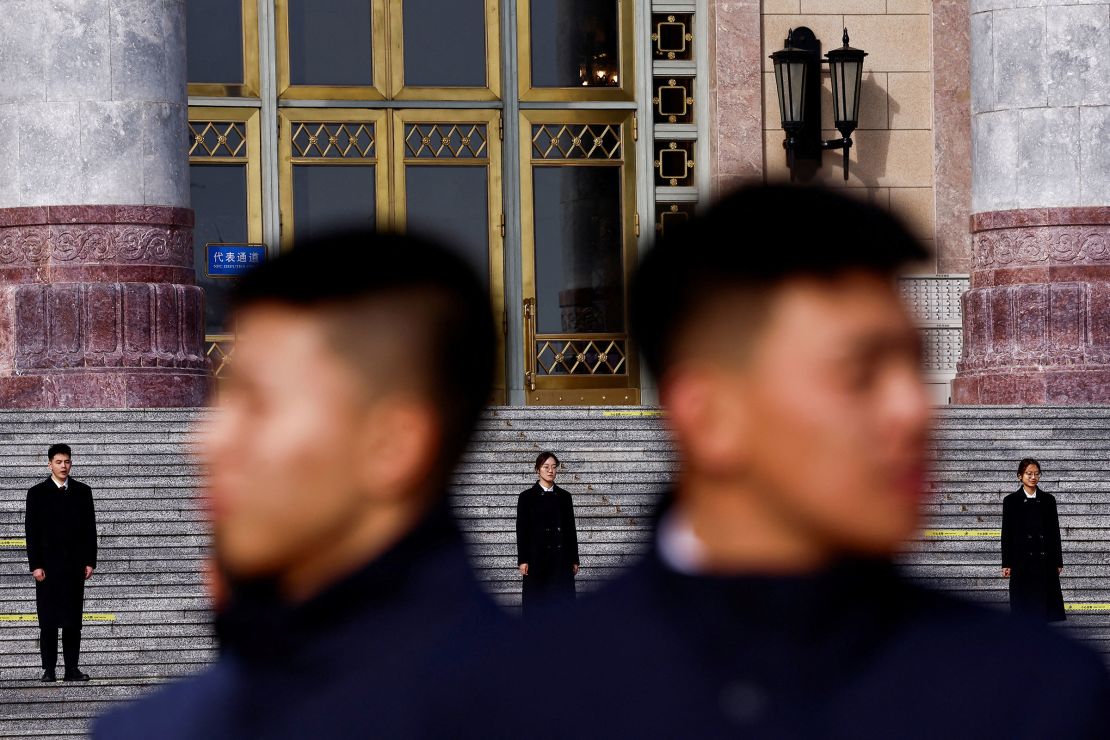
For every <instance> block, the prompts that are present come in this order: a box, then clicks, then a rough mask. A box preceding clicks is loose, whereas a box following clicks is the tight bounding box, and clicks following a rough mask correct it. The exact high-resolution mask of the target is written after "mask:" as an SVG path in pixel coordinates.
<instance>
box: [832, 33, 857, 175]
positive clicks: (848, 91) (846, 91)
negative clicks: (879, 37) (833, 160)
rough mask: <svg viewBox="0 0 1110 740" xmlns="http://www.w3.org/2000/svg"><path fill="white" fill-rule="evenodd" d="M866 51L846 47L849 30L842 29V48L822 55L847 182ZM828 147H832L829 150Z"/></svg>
mask: <svg viewBox="0 0 1110 740" xmlns="http://www.w3.org/2000/svg"><path fill="white" fill-rule="evenodd" d="M865 56H867V52H865V51H863V50H861V49H853V48H852V47H850V46H848V29H847V28H845V29H844V46H842V47H840V48H839V49H833V50H831V51H829V52H828V53H827V54H825V58H827V59H828V60H829V75H830V76H831V77H832V98H833V120H834V122H835V125H836V130H837V131H839V132H840V135H841V136H842V137H844V138H843V142H844V146H843V149H844V179H845V180H847V179H848V150H849V149H850V148H851V146H852V132H853V131H855V130H856V126H857V125H859V97H860V87H861V86H862V84H863V58H864V57H865ZM829 148H831V147H829Z"/></svg>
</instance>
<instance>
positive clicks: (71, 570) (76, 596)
mask: <svg viewBox="0 0 1110 740" xmlns="http://www.w3.org/2000/svg"><path fill="white" fill-rule="evenodd" d="M47 457H48V458H49V460H50V477H49V478H47V479H46V480H44V481H43V482H42V483H39V484H38V485H36V486H34V487H32V488H31V489H30V490H29V491H27V520H26V524H27V559H28V561H29V563H30V567H31V575H32V576H33V577H34V579H35V603H36V606H37V607H38V618H39V629H40V633H39V650H40V651H41V653H42V668H43V673H42V680H43V681H44V682H47V683H50V682H53V681H56V680H57V676H56V675H55V670H56V667H57V663H58V629H59V628H60V629H61V631H62V653H63V655H64V660H65V676H64V680H66V681H88V680H89V676H88V674H87V673H82V672H81V670H80V668H79V667H78V662H79V659H80V656H81V615H82V610H83V607H84V600H85V581H87V580H88V579H89V578H91V577H92V574H93V570H94V569H95V568H96V514H95V512H94V509H93V498H92V489H91V488H89V487H88V486H87V485H85V484H84V483H81V482H80V481H76V480H73V478H71V477H70V469H71V467H72V460H71V452H70V448H69V446H68V445H64V444H56V445H52V446H51V447H50V449H49V450H48V451H47Z"/></svg>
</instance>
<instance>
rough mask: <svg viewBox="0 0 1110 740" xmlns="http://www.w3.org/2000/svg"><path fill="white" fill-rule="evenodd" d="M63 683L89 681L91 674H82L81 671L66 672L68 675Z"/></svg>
mask: <svg viewBox="0 0 1110 740" xmlns="http://www.w3.org/2000/svg"><path fill="white" fill-rule="evenodd" d="M62 680H63V681H88V680H89V674H87V673H82V672H81V671H66V675H65V676H64V677H63V678H62Z"/></svg>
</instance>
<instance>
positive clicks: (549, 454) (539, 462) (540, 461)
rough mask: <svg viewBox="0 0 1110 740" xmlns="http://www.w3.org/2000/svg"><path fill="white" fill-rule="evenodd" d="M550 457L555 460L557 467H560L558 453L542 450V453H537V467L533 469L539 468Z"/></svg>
mask: <svg viewBox="0 0 1110 740" xmlns="http://www.w3.org/2000/svg"><path fill="white" fill-rule="evenodd" d="M548 458H551V459H552V460H554V461H555V467H559V457H558V455H556V454H555V453H554V452H541V453H540V454H538V455H536V467H535V468H533V470H539V469H540V466H541V465H543V464H544V463H545V462H547V459H548Z"/></svg>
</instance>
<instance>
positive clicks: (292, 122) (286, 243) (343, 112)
mask: <svg viewBox="0 0 1110 740" xmlns="http://www.w3.org/2000/svg"><path fill="white" fill-rule="evenodd" d="M278 120H279V126H278V138H279V142H280V145H279V156H278V160H279V175H278V192H279V196H280V205H279V209H280V212H281V249H282V251H285V250H286V249H290V248H292V246H293V234H294V233H295V230H294V224H295V222H296V217H297V215H296V213H294V212H293V211H294V209H293V168H294V167H295V166H297V165H311V166H314V167H317V166H323V167H351V166H360V167H367V166H372V167H374V197H375V201H376V202H375V203H374V214H375V223H377V225H378V228H381V229H384V228H389V227H390V226H391V225H392V221H391V219H390V208H389V203H390V202H391V193H390V191H389V188H390V182H391V180H390V176H389V173H390V169H389V164H390V163H389V155H390V147H389V140H390V130H389V127H390V116H389V112H388V111H387V110H383V109H365V108H357V109H356V108H283V109H281V110H280V111H278ZM301 124H307V125H312V124H321V125H323V124H344V125H348V126H350V125H356V126H357V125H369V126H372V127H373V132H374V133H373V155H372V156H355V157H323V156H303V155H294V153H293V130H294V127H295V126H300V125H301Z"/></svg>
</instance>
